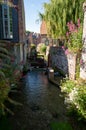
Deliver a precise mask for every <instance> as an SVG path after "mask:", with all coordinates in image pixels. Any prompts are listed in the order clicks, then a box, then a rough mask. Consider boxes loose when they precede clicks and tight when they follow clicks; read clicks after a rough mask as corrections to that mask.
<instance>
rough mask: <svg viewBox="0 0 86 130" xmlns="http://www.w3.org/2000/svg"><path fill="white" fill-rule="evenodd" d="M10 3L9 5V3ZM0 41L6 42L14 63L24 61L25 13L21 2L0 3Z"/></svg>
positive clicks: (6, 0) (18, 0)
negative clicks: (14, 58) (13, 57)
mask: <svg viewBox="0 0 86 130" xmlns="http://www.w3.org/2000/svg"><path fill="white" fill-rule="evenodd" d="M10 1H11V3H9V2H10ZM0 40H3V41H8V42H7V46H8V44H9V46H10V48H11V49H10V51H11V52H12V53H13V55H15V57H16V60H15V62H16V63H19V62H21V61H23V62H24V63H25V61H26V54H27V52H26V50H27V49H26V48H27V45H26V36H25V12H24V3H23V0H4V2H3V3H0Z"/></svg>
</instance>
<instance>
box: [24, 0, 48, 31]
mask: <svg viewBox="0 0 86 130" xmlns="http://www.w3.org/2000/svg"><path fill="white" fill-rule="evenodd" d="M44 2H49V0H24V6H25V23H26V30H28V31H31V32H37V33H40V24H41V22H40V21H39V22H37V20H38V19H39V12H43V3H44Z"/></svg>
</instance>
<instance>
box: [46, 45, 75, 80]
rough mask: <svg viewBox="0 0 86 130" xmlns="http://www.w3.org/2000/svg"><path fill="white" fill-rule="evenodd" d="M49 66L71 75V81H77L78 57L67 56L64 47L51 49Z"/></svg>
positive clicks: (73, 55)
mask: <svg viewBox="0 0 86 130" xmlns="http://www.w3.org/2000/svg"><path fill="white" fill-rule="evenodd" d="M48 62H49V66H50V67H56V68H58V69H60V70H62V71H63V72H64V74H65V75H69V78H70V79H75V70H76V55H75V54H71V53H69V54H68V55H66V54H65V50H64V49H62V47H50V51H49V61H48Z"/></svg>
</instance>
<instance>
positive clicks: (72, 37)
mask: <svg viewBox="0 0 86 130" xmlns="http://www.w3.org/2000/svg"><path fill="white" fill-rule="evenodd" d="M69 33H70V34H69V38H68V42H67V47H68V49H69V51H71V52H74V53H77V52H78V51H81V50H82V46H83V44H82V27H79V28H77V29H74V30H73V31H71V32H69Z"/></svg>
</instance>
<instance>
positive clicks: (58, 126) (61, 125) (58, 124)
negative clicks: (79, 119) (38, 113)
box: [51, 122, 73, 130]
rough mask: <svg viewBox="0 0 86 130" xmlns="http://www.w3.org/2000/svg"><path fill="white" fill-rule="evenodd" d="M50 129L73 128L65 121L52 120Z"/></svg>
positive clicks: (63, 129) (67, 129)
mask: <svg viewBox="0 0 86 130" xmlns="http://www.w3.org/2000/svg"><path fill="white" fill-rule="evenodd" d="M51 130H73V129H72V127H71V125H70V124H69V123H66V122H52V123H51Z"/></svg>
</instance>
